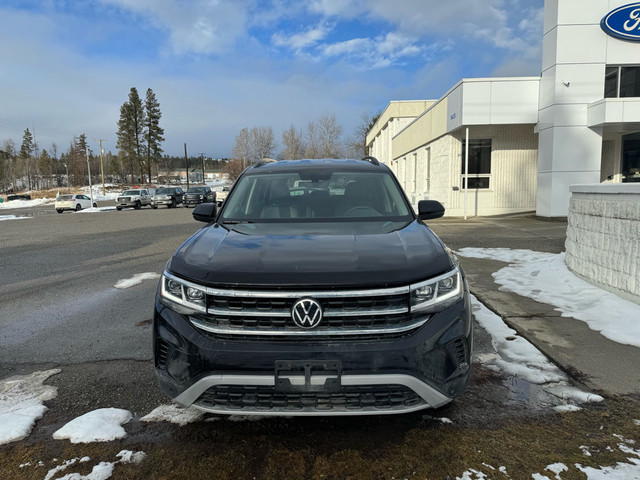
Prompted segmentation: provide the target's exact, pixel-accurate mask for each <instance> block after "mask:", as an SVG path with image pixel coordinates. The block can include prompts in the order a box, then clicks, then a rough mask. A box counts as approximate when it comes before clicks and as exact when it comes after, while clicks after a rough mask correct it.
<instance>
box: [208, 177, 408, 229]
mask: <svg viewBox="0 0 640 480" xmlns="http://www.w3.org/2000/svg"><path fill="white" fill-rule="evenodd" d="M303 175H304V178H301V174H300V173H299V172H292V173H269V174H262V173H261V174H248V175H244V176H243V177H241V179H240V180H239V183H238V185H237V186H236V188H235V190H234V191H233V195H231V196H230V197H229V199H228V200H227V203H226V206H225V207H224V209H223V210H222V212H221V216H220V218H219V219H218V222H219V223H222V224H223V225H225V224H226V225H234V226H233V227H232V228H233V229H234V230H238V231H240V230H242V231H244V230H247V233H248V232H249V231H256V228H257V229H258V230H260V231H262V230H264V227H260V225H264V224H287V225H292V224H309V223H312V224H314V225H315V226H314V227H313V231H316V230H318V228H320V229H321V230H322V229H323V228H325V229H327V231H329V230H332V229H335V228H336V226H335V224H336V223H341V224H343V225H351V224H354V223H364V222H374V223H376V224H379V225H383V224H384V225H387V227H385V229H386V228H391V229H393V228H397V227H398V224H402V225H404V224H406V223H407V222H409V221H412V220H413V215H412V214H411V213H410V210H409V208H410V207H409V206H408V205H407V203H406V201H405V199H404V197H403V195H402V193H401V192H400V189H399V188H398V185H397V184H396V182H395V181H394V180H393V177H392V176H391V175H390V174H388V173H385V172H362V171H335V172H326V171H316V172H303ZM319 224H324V227H320V225H319ZM328 224H333V226H331V225H328ZM235 225H251V227H249V228H244V227H243V228H238V227H236V226H235ZM394 225H395V226H394ZM340 229H341V230H343V229H344V228H342V227H340ZM267 230H269V231H274V230H278V231H280V230H282V228H277V227H276V228H275V229H274V227H273V226H272V227H269V228H268V229H267ZM285 230H286V231H289V230H290V229H286V228H285V229H284V230H283V232H284V231H285ZM298 230H299V229H298ZM298 230H296V231H298ZM303 231H305V230H304V228H303V229H302V230H301V232H303ZM256 233H257V231H256Z"/></svg>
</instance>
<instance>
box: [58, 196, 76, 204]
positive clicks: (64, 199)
mask: <svg viewBox="0 0 640 480" xmlns="http://www.w3.org/2000/svg"><path fill="white" fill-rule="evenodd" d="M72 199H73V195H60V196H59V197H58V198H57V201H58V202H68V201H69V200H72Z"/></svg>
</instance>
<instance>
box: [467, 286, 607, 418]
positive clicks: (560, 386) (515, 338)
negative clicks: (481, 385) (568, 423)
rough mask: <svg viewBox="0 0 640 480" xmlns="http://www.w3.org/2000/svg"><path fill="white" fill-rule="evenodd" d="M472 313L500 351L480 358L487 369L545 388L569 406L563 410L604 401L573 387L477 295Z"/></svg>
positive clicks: (562, 407)
mask: <svg viewBox="0 0 640 480" xmlns="http://www.w3.org/2000/svg"><path fill="white" fill-rule="evenodd" d="M471 310H472V312H473V315H474V317H475V319H476V320H477V321H478V323H479V324H480V326H482V328H484V329H485V330H486V331H487V333H488V334H489V335H490V336H491V345H492V346H493V348H494V350H495V351H496V353H495V354H488V355H480V356H478V361H480V362H481V363H483V364H484V365H485V366H486V367H487V368H489V369H491V370H494V371H498V372H502V373H505V374H506V375H509V376H512V377H516V378H521V379H523V380H526V381H527V382H529V383H533V384H537V385H543V389H544V391H545V392H547V393H548V394H549V395H553V396H554V397H556V398H558V399H559V400H561V401H562V403H563V404H565V405H560V406H559V407H556V409H558V410H559V411H565V412H566V411H575V410H576V409H579V407H576V406H575V404H580V403H587V402H601V401H603V400H604V399H603V398H602V397H601V396H600V395H595V394H592V393H588V392H583V391H582V390H580V389H578V388H575V387H572V386H570V385H569V384H568V382H569V379H568V377H567V376H566V375H565V374H564V373H563V372H562V371H561V370H560V369H559V368H558V367H556V366H555V365H554V364H552V363H551V362H550V361H549V360H548V359H547V357H545V356H544V355H543V354H542V353H541V352H540V351H539V350H538V349H537V348H535V347H534V346H533V345H532V344H531V343H529V342H528V341H527V340H525V339H524V338H522V337H520V336H519V335H518V333H517V332H516V331H515V330H513V329H512V328H510V327H508V326H507V325H506V324H505V323H504V321H503V320H502V318H500V317H499V316H498V315H496V314H495V313H493V312H492V311H491V310H489V309H488V308H487V307H486V306H485V305H484V304H483V303H482V302H480V301H479V300H478V299H477V298H476V297H475V296H474V295H471Z"/></svg>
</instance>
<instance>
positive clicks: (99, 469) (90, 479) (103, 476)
mask: <svg viewBox="0 0 640 480" xmlns="http://www.w3.org/2000/svg"><path fill="white" fill-rule="evenodd" d="M146 455H147V454H146V453H144V452H132V451H131V450H122V451H121V452H120V453H118V454H117V455H116V457H118V458H119V459H120V460H116V461H115V462H100V463H99V464H97V465H95V466H94V467H93V469H92V470H91V473H89V474H88V475H81V474H79V473H69V474H67V475H65V476H64V477H59V478H58V480H107V479H109V478H111V475H113V469H114V468H115V466H116V465H117V464H118V463H133V464H136V465H137V464H139V463H140V462H142V461H143V460H144V459H145V457H146ZM55 460H56V459H55V458H54V461H55ZM89 460H91V459H90V458H89V457H82V458H80V459H78V458H73V459H71V460H67V461H65V462H63V463H62V464H61V465H58V466H57V467H54V468H52V469H51V470H49V472H48V473H47V476H46V477H45V478H44V480H52V479H53V478H54V477H55V476H56V475H57V474H58V473H60V472H62V471H64V470H66V469H67V468H69V467H70V466H71V465H74V464H75V463H76V462H78V463H86V462H88V461H89Z"/></svg>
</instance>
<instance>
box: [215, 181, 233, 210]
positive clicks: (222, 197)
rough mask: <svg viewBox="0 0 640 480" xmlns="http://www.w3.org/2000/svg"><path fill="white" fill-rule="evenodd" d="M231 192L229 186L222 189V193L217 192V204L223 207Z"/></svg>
mask: <svg viewBox="0 0 640 480" xmlns="http://www.w3.org/2000/svg"><path fill="white" fill-rule="evenodd" d="M230 190H231V187H229V186H227V187H222V190H221V191H220V192H216V203H217V204H218V206H219V207H220V206H222V204H223V203H224V201H225V200H226V199H227V195H229V191H230Z"/></svg>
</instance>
